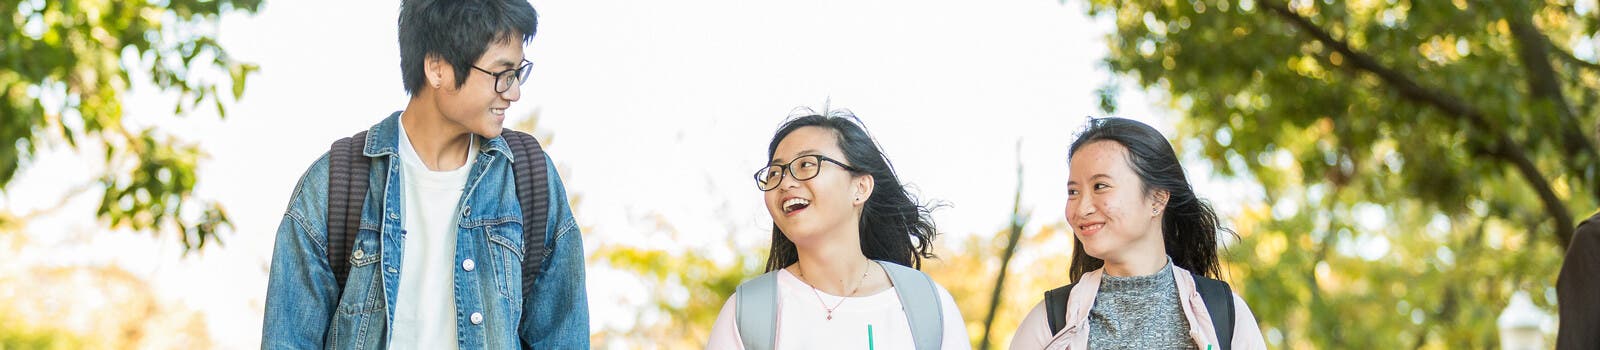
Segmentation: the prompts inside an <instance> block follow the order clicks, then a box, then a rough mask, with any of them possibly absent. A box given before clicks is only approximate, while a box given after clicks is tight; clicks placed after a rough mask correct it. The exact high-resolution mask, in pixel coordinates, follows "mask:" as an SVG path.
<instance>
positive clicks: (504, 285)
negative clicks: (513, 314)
mask: <svg viewBox="0 0 1600 350" xmlns="http://www.w3.org/2000/svg"><path fill="white" fill-rule="evenodd" d="M484 230H486V231H487V236H488V237H489V257H490V260H493V261H494V267H495V268H494V269H493V270H494V271H492V272H491V273H492V274H494V282H495V287H496V288H497V289H499V291H500V295H501V296H503V297H505V298H506V299H507V300H509V301H510V302H511V307H512V308H513V309H520V308H521V307H522V259H524V258H526V257H524V256H523V242H522V225H521V224H518V223H516V222H506V223H501V224H496V225H489V226H484Z"/></svg>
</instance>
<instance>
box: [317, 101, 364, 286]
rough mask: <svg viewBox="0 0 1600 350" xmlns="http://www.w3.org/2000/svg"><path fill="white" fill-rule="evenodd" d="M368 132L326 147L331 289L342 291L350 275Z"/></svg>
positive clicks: (359, 215)
mask: <svg viewBox="0 0 1600 350" xmlns="http://www.w3.org/2000/svg"><path fill="white" fill-rule="evenodd" d="M366 145H367V132H366V131H362V132H358V133H356V134H355V136H351V137H346V138H342V139H339V141H334V142H333V146H332V147H331V148H329V149H328V208H327V210H328V213H327V215H328V216H327V218H328V219H327V220H328V221H327V227H326V229H327V235H328V236H327V242H328V268H330V269H332V270H333V280H334V281H335V282H334V288H335V289H337V290H344V283H345V280H346V279H348V278H349V276H350V247H351V246H352V245H354V243H353V242H355V240H356V232H358V231H359V230H360V229H361V207H362V206H363V205H365V204H366V201H367V184H368V181H369V180H370V179H369V178H368V176H370V174H369V172H370V171H371V164H372V159H371V158H367V155H366V153H364V150H365V149H366Z"/></svg>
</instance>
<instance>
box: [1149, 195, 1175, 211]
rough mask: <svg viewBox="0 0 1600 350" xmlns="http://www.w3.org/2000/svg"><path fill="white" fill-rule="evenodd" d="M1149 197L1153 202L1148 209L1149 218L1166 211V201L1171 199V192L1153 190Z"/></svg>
mask: <svg viewBox="0 0 1600 350" xmlns="http://www.w3.org/2000/svg"><path fill="white" fill-rule="evenodd" d="M1150 197H1151V198H1150V199H1151V200H1152V201H1154V202H1155V205H1152V206H1151V208H1150V216H1156V215H1160V214H1161V211H1162V210H1164V209H1167V201H1168V200H1171V199H1172V191H1168V190H1155V192H1153V193H1151V194H1150Z"/></svg>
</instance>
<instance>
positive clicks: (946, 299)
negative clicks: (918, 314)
mask: <svg viewBox="0 0 1600 350" xmlns="http://www.w3.org/2000/svg"><path fill="white" fill-rule="evenodd" d="M936 285H937V284H936ZM938 289H939V304H940V309H941V310H942V312H943V313H944V345H943V346H941V348H943V349H972V340H971V337H970V336H969V335H968V334H967V326H966V321H964V320H962V319H961V309H959V308H957V307H956V304H955V299H953V298H951V297H950V291H948V290H945V289H944V287H943V286H938ZM819 295H820V296H821V298H822V301H820V302H819V301H817V298H818V296H819ZM738 298H739V294H738V293H735V294H734V295H733V296H732V297H729V298H728V301H727V302H725V303H723V304H722V312H721V313H719V314H717V322H716V325H714V326H712V327H711V339H710V340H709V341H707V342H706V349H744V342H743V340H741V339H740V338H739V330H738V325H737V324H736V322H735V320H734V308H735V305H737V303H736V302H735V300H737V299H738ZM840 299H841V297H838V296H833V295H829V294H827V293H822V292H820V291H816V292H813V289H812V288H811V285H808V284H806V283H805V282H804V281H801V280H800V279H799V278H797V277H795V276H794V274H791V273H789V271H788V270H779V272H778V310H779V311H778V334H777V344H776V346H775V347H774V349H828V350H840V349H868V348H873V349H913V348H914V345H915V344H914V343H913V342H912V339H911V325H909V324H907V323H906V314H905V311H904V310H901V307H900V296H899V295H898V294H896V293H895V289H894V288H889V289H886V290H884V291H882V292H878V293H876V294H873V295H868V296H860V297H847V298H842V299H845V300H844V302H843V303H842V304H839V307H838V308H836V309H834V310H833V319H832V320H828V319H827V318H828V312H827V310H826V309H824V308H823V306H822V304H821V303H828V307H833V305H834V304H835V303H839V302H840V301H839V300H840ZM868 325H871V327H872V334H871V336H870V339H871V341H872V344H871V346H868V339H869V338H868V337H869V336H868V334H867V327H868Z"/></svg>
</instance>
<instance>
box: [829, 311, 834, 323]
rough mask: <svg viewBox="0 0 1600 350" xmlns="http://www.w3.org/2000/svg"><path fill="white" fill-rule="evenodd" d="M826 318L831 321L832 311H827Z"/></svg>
mask: <svg viewBox="0 0 1600 350" xmlns="http://www.w3.org/2000/svg"><path fill="white" fill-rule="evenodd" d="M828 320H829V321H833V312H832V311H830V312H828Z"/></svg>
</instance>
